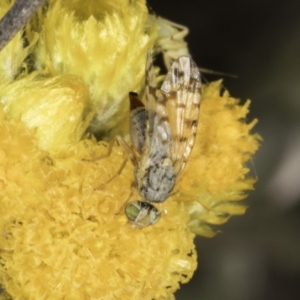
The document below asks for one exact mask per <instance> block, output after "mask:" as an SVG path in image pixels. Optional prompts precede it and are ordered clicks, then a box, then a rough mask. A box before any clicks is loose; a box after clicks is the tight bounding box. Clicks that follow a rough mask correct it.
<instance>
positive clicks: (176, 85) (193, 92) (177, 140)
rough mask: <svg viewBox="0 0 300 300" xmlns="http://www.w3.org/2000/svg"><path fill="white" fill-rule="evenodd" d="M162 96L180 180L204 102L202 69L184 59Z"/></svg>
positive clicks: (160, 100)
mask: <svg viewBox="0 0 300 300" xmlns="http://www.w3.org/2000/svg"><path fill="white" fill-rule="evenodd" d="M160 92H161V95H160V96H159V97H158V103H160V105H163V106H165V111H166V116H167V117H168V122H169V124H170V128H171V133H172V146H171V157H170V158H171V160H172V161H173V166H174V171H175V174H176V175H177V176H178V175H179V174H180V173H181V172H182V170H183V169H184V167H185V165H186V162H187V160H188V158H189V155H190V153H191V150H192V148H193V145H194V142H195V137H196V131H197V125H198V117H199V108H200V101H201V81H200V73H199V69H198V67H197V65H196V64H195V62H194V61H193V60H192V59H191V58H190V57H189V56H181V57H179V58H178V59H177V60H176V61H174V62H173V64H172V66H171V69H170V71H169V73H168V74H167V76H166V79H165V81H164V82H163V84H162V87H161V90H160Z"/></svg>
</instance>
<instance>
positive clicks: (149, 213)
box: [125, 200, 161, 227]
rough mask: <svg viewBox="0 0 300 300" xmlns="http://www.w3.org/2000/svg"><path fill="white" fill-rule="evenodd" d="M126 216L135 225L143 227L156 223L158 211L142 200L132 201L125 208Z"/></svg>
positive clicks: (159, 215) (158, 217) (158, 216)
mask: <svg viewBox="0 0 300 300" xmlns="http://www.w3.org/2000/svg"><path fill="white" fill-rule="evenodd" d="M125 213H126V216H127V218H128V219H129V220H130V221H132V222H133V223H134V225H136V226H137V227H145V226H148V225H153V224H155V223H157V222H158V221H159V219H160V217H161V213H160V211H159V210H158V209H157V208H156V207H155V206H153V205H152V204H150V203H148V202H144V201H138V200H136V201H132V202H130V203H128V204H127V206H126V208H125Z"/></svg>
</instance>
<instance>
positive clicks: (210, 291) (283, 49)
mask: <svg viewBox="0 0 300 300" xmlns="http://www.w3.org/2000/svg"><path fill="white" fill-rule="evenodd" d="M148 3H149V5H150V6H151V7H152V9H153V11H154V12H155V13H156V14H158V15H159V16H162V17H164V18H166V19H169V20H172V21H173V22H176V23H179V24H183V25H186V26H188V27H189V29H190V34H189V35H188V36H187V38H186V40H187V42H188V44H189V48H190V52H191V54H192V56H193V58H194V60H195V61H196V62H197V64H198V65H199V66H201V67H204V68H209V69H213V70H217V71H223V72H227V73H233V74H236V75H238V79H232V78H230V77H224V86H225V87H226V88H227V89H228V90H229V91H230V94H231V95H232V96H234V97H237V98H240V99H241V100H242V102H244V101H245V100H246V99H248V98H250V99H251V100H252V105H251V113H250V115H249V120H252V119H253V118H258V119H259V123H258V125H257V126H256V127H255V129H254V131H253V132H258V133H259V134H261V135H262V137H263V139H264V141H263V143H262V146H261V148H260V150H259V151H258V153H257V154H256V155H255V156H254V158H253V166H250V167H251V169H252V174H253V175H254V176H255V175H257V176H258V178H259V181H258V183H257V184H256V190H255V191H252V192H251V193H250V195H249V197H248V198H247V199H246V201H245V203H246V204H248V205H249V209H248V211H247V213H246V215H244V216H241V217H234V218H232V219H231V220H230V221H229V222H228V223H227V224H226V225H225V226H221V227H220V229H221V230H222V233H221V234H219V235H217V236H216V237H215V238H213V239H205V238H201V237H198V238H197V239H196V244H197V248H198V249H197V250H198V256H199V267H198V270H197V271H196V273H195V275H194V278H193V279H192V280H191V281H190V282H189V283H188V284H186V285H182V286H181V289H180V290H179V291H178V292H177V293H176V299H177V300H195V299H201V300H219V299H222V300H227V299H230V300H248V299H251V300H262V299H272V300H277V299H278V300H279V299H289V300H294V299H295V300H296V299H297V300H299V299H300V230H299V228H300V99H299V96H300V1H295V0H286V1H283V2H279V1H271V0H266V1H258V0H252V1H238V0H227V1H222V0H215V1H214V0H206V1H191V0H184V1H161V0H160V1H158V0H149V1H148ZM204 76H205V78H206V79H207V80H208V81H212V80H216V79H218V78H219V76H211V75H206V74H205V75H204Z"/></svg>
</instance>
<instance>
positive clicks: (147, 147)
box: [125, 51, 201, 227]
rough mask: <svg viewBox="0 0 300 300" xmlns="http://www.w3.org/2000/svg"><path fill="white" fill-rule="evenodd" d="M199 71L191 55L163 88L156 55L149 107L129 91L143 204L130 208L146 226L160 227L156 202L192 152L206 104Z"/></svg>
mask: <svg viewBox="0 0 300 300" xmlns="http://www.w3.org/2000/svg"><path fill="white" fill-rule="evenodd" d="M200 88H201V82H200V73H199V70H198V67H197V65H196V64H195V63H194V61H193V60H192V59H191V58H190V57H189V56H181V57H179V58H178V59H177V60H175V61H174V62H173V63H172V65H171V69H170V71H169V72H168V74H167V76H166V78H165V80H164V82H163V84H162V86H161V88H160V90H157V88H156V77H155V72H154V68H153V64H152V56H151V53H150V52H149V51H148V56H147V63H146V107H145V106H143V104H142V102H141V101H140V100H139V98H138V95H137V94H135V93H130V94H129V96H130V103H131V123H130V135H131V140H132V143H133V145H134V147H135V149H136V150H137V152H138V153H139V154H140V158H139V159H137V160H136V161H135V179H136V185H137V189H138V192H139V194H140V195H141V197H142V199H143V201H139V200H137V201H133V202H130V203H129V204H127V206H126V209H125V212H126V215H127V217H128V218H129V219H130V220H131V221H133V222H134V223H135V224H136V225H138V226H140V227H142V226H147V225H151V224H154V223H156V222H157V221H158V220H159V218H160V212H159V211H158V210H157V209H156V208H155V207H154V206H153V205H152V204H151V202H156V203H161V202H164V201H165V200H166V199H168V197H169V196H170V194H171V192H172V190H173V188H174V186H175V183H176V180H177V178H178V176H179V175H180V174H181V172H182V171H183V169H184V167H185V165H186V163H187V160H188V158H189V156H190V153H191V151H192V148H193V145H194V141H195V137H196V130H197V125H198V116H199V107H200V100H201V90H200Z"/></svg>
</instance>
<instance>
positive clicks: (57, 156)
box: [0, 0, 259, 300]
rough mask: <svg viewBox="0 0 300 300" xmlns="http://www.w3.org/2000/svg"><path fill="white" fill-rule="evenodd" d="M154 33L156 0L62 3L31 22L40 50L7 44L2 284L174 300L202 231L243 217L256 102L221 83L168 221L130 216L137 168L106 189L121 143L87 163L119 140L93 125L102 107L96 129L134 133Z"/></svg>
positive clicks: (66, 294)
mask: <svg viewBox="0 0 300 300" xmlns="http://www.w3.org/2000/svg"><path fill="white" fill-rule="evenodd" d="M4 2H5V1H4V0H0V7H1V8H2V3H4ZM82 4H83V5H82ZM7 8H8V7H7ZM35 31H37V32H35ZM155 36H156V29H153V28H151V27H149V25H147V9H146V5H145V3H144V1H141V0H136V1H122V0H120V1H101V2H97V1H94V0H87V1H84V2H82V1H75V0H74V1H68V2H65V1H50V4H49V7H48V9H47V10H45V11H43V12H39V14H38V15H37V16H36V17H35V19H34V20H32V22H31V24H29V25H28V27H27V29H26V37H27V39H28V41H29V45H30V47H27V48H25V49H24V48H22V47H21V46H20V45H22V43H20V42H18V43H17V42H15V41H14V40H12V41H11V42H10V44H8V45H7V46H6V47H5V48H4V50H3V51H2V52H1V53H0V61H2V62H3V61H5V60H7V61H9V60H8V59H10V61H11V59H15V60H16V61H17V63H16V64H14V66H9V67H8V69H4V68H3V70H1V73H0V74H1V82H0V102H1V105H0V133H1V138H0V231H1V235H0V249H1V250H0V251H1V252H0V254H1V264H0V284H1V286H3V287H4V288H5V290H6V291H7V293H8V294H9V295H11V297H12V299H72V300H73V299H75V300H76V299H80V300H82V299H125V300H126V299H149V300H150V299H156V300H158V299H174V296H173V294H174V292H175V291H176V290H177V289H178V288H179V284H180V283H185V282H188V281H189V280H190V278H191V277H192V275H193V272H194V271H195V269H196V267H197V256H196V252H195V246H194V243H193V240H194V237H195V233H196V234H200V235H203V236H213V235H214V234H215V231H214V230H212V229H211V227H210V225H216V224H222V223H224V222H226V221H227V220H228V218H229V217H230V216H231V215H236V214H242V213H244V211H245V206H243V205H242V204H240V203H239V200H241V199H242V198H244V197H245V195H244V193H243V191H244V190H248V189H252V188H253V183H254V182H255V180H254V179H251V178H249V177H247V173H248V169H247V168H246V167H245V162H247V161H248V160H249V159H250V158H251V156H252V155H253V153H254V152H255V151H256V149H257V148H258V141H259V136H258V135H251V134H250V133H249V131H250V130H251V129H252V127H253V126H254V124H255V122H256V121H253V122H251V123H250V124H247V123H245V121H244V119H245V117H246V114H247V113H248V106H249V102H246V104H244V105H242V106H241V105H239V101H238V100H236V99H234V98H232V97H230V96H229V94H228V92H224V93H223V94H222V95H221V94H220V89H221V82H215V83H212V84H210V85H208V86H205V87H204V88H203V100H202V106H201V110H200V123H199V129H198V133H197V139H196V144H195V147H194V149H193V152H192V156H191V158H190V161H189V163H188V165H187V167H186V169H185V171H184V172H183V174H182V175H181V177H180V179H179V181H178V184H177V185H176V188H175V190H174V194H173V195H172V197H170V199H168V201H166V202H165V203H163V204H160V205H158V208H159V209H160V210H161V211H162V217H161V220H160V221H159V222H158V223H157V224H155V225H153V226H148V227H145V228H143V229H137V228H134V227H133V226H132V224H130V223H129V222H128V220H127V218H126V216H125V213H124V207H125V205H126V203H128V201H131V200H134V199H140V196H139V195H138V193H137V191H136V189H135V188H133V187H132V183H133V181H134V176H133V174H134V170H133V166H132V165H131V164H130V163H127V165H126V167H125V169H124V170H123V172H122V174H121V175H120V176H117V177H116V178H114V180H113V181H111V182H110V183H108V184H107V185H105V186H104V187H102V188H101V189H97V187H99V186H101V184H103V183H105V182H106V181H108V180H109V179H110V178H111V177H112V176H113V175H115V174H116V172H117V171H118V169H119V167H120V166H121V164H122V163H123V161H124V159H125V157H126V155H125V153H124V151H123V149H122V148H121V147H119V146H117V145H116V146H115V147H114V148H113V151H112V154H111V155H110V156H109V157H107V158H105V159H100V160H96V161H93V162H88V161H85V160H84V159H89V158H93V157H97V156H101V155H104V154H106V153H107V143H106V142H97V141H96V140H95V139H93V138H92V139H84V138H83V137H84V132H85V130H86V128H87V127H88V125H89V123H90V120H91V118H92V117H93V116H94V119H93V121H92V125H91V126H90V127H89V129H90V131H91V132H96V133H97V134H99V135H101V136H103V137H105V138H109V137H110V136H112V135H114V134H115V133H123V134H124V135H126V134H128V126H127V125H126V122H127V119H128V115H129V114H128V110H129V107H128V106H129V105H128V99H127V94H128V92H129V91H131V90H132V91H136V92H141V91H142V90H143V88H144V68H145V59H146V52H147V49H148V48H151V47H152V46H153V45H154V43H155ZM37 37H39V39H38V40H37ZM21 38H22V36H21V35H19V36H17V37H16V38H15V39H19V41H20V40H21ZM28 56H31V60H24V59H25V57H28ZM17 57H21V58H22V59H19V58H18V59H16V58H17ZM33 57H34V62H35V64H34V65H31V64H30V61H32V60H33ZM9 74H14V75H13V76H11V75H9ZM124 124H125V125H124ZM104 135H105V136H104ZM1 297H2V298H0V299H5V298H4V297H8V296H7V295H6V294H5V295H2V296H1Z"/></svg>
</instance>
